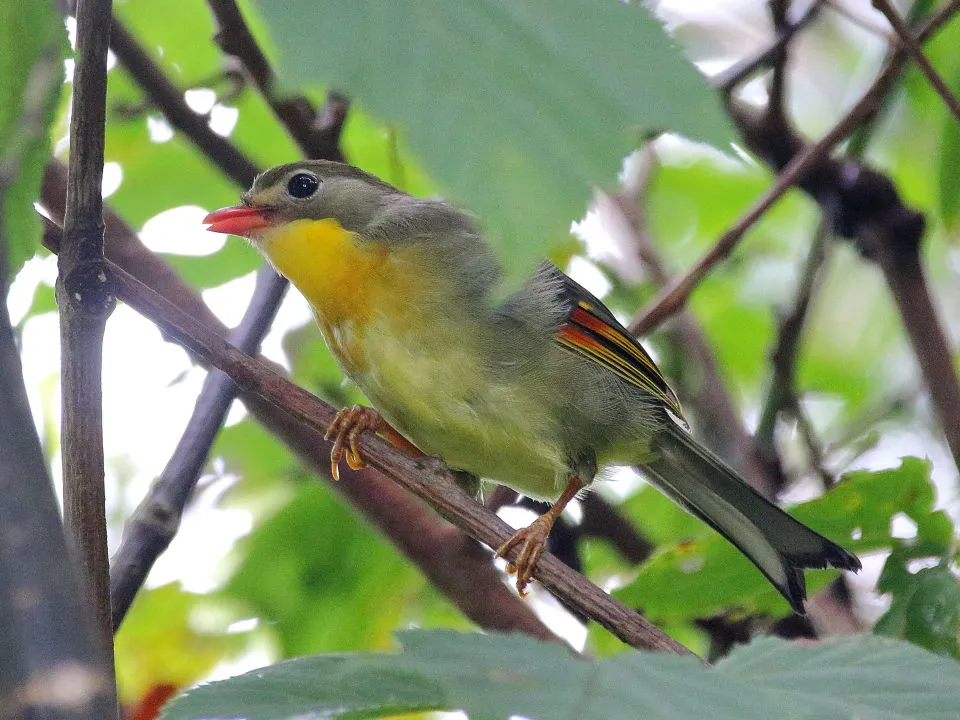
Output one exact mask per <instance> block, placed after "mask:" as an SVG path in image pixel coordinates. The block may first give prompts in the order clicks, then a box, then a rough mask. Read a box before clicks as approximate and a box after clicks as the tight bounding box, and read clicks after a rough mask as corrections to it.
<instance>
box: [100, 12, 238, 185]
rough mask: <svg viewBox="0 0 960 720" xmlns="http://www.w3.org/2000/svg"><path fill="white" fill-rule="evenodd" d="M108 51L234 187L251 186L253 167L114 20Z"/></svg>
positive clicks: (170, 121) (169, 119)
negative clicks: (195, 110) (190, 105)
mask: <svg viewBox="0 0 960 720" xmlns="http://www.w3.org/2000/svg"><path fill="white" fill-rule="evenodd" d="M110 49H111V50H113V52H114V54H116V56H117V60H118V61H119V62H120V65H121V66H122V67H123V68H124V69H125V70H126V71H127V72H128V73H130V75H132V76H133V79H134V80H135V81H136V82H137V85H139V86H140V88H141V89H143V91H144V92H145V93H146V95H147V97H148V98H150V100H151V101H152V102H153V103H154V104H155V105H156V106H157V107H158V108H160V110H161V111H162V112H163V114H164V116H166V118H167V121H168V122H169V123H170V125H171V126H173V128H174V129H176V130H179V131H180V132H182V133H183V134H184V135H186V136H187V137H188V138H190V140H191V141H192V142H193V143H194V144H195V145H197V146H198V147H199V148H200V149H201V150H202V151H203V153H204V154H205V155H206V156H207V157H208V158H210V159H211V160H212V161H213V162H214V164H216V165H217V167H219V168H220V169H221V170H222V171H223V172H224V174H226V175H227V177H229V178H230V179H231V180H233V181H234V182H235V183H237V185H239V186H240V187H243V188H247V187H250V185H252V184H253V179H254V178H255V177H256V176H257V167H256V165H254V164H253V162H252V161H251V160H250V159H249V158H248V157H247V156H246V155H244V154H243V153H241V152H240V151H239V150H237V148H236V147H234V145H233V144H232V143H231V142H230V141H229V140H227V139H226V138H223V137H221V136H220V135H217V134H216V133H215V132H214V131H213V130H211V129H210V126H209V125H208V124H207V119H206V117H204V116H203V115H199V114H197V113H195V112H194V111H193V110H191V109H190V107H189V106H188V105H187V103H186V102H185V101H184V99H183V93H182V92H180V90H179V88H177V87H176V85H174V84H173V83H172V82H170V80H168V79H167V77H166V76H165V75H164V74H163V71H162V70H160V68H159V67H158V66H157V64H156V63H155V62H154V61H153V60H152V59H151V58H150V56H149V55H148V54H147V52H146V51H145V50H144V49H143V47H142V46H141V45H140V44H139V43H138V42H137V41H136V39H134V37H133V35H131V34H130V32H129V31H128V30H127V29H126V28H125V27H124V26H123V23H121V22H120V20H118V19H117V18H114V19H113V30H112V34H111V37H110Z"/></svg>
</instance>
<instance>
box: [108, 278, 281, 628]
mask: <svg viewBox="0 0 960 720" xmlns="http://www.w3.org/2000/svg"><path fill="white" fill-rule="evenodd" d="M286 289H287V283H286V282H285V281H284V280H282V279H281V278H280V276H279V275H277V274H276V273H275V272H274V271H273V270H272V269H270V268H269V267H266V266H265V267H263V268H261V270H260V272H259V273H258V274H257V285H256V289H255V291H254V294H253V299H252V300H251V301H250V305H249V306H248V307H247V310H246V312H245V313H244V316H243V319H242V320H241V321H240V324H239V325H238V326H237V328H236V330H234V331H233V332H232V333H231V334H230V342H231V343H232V344H234V345H236V346H237V347H238V348H240V349H241V350H243V352H245V353H250V354H255V353H256V352H257V351H258V349H259V347H260V342H261V341H262V340H263V337H264V336H265V335H266V334H267V331H268V330H269V329H270V325H271V323H272V322H273V318H274V316H275V315H276V313H277V309H278V308H279V307H280V301H281V300H282V299H283V295H284V293H285V292H286ZM235 397H236V387H235V386H234V384H233V381H232V380H231V379H230V378H229V377H228V376H227V375H224V374H223V373H222V372H220V371H219V370H211V371H210V373H209V374H208V376H207V379H206V380H205V381H204V384H203V388H202V389H201V390H200V395H199V396H198V397H197V402H196V405H195V407H194V409H193V414H192V415H191V416H190V421H189V422H188V423H187V426H186V428H184V431H183V435H182V436H181V437H180V442H179V443H177V447H176V450H174V453H173V455H172V456H171V458H170V462H168V463H167V466H166V467H165V468H164V469H163V472H162V473H161V474H160V477H159V478H158V479H157V481H156V482H155V483H154V485H153V487H151V488H150V491H149V493H148V494H147V496H146V497H145V498H144V500H143V502H142V503H141V505H140V507H139V508H138V509H137V512H136V513H135V515H134V516H133V517H132V518H131V519H130V520H128V521H127V524H126V527H125V528H124V532H123V542H122V543H121V545H120V548H119V550H117V553H116V555H114V558H113V565H112V568H111V573H110V597H111V600H112V603H111V604H112V607H113V627H114V630H117V629H118V628H119V627H120V623H121V622H123V618H124V617H125V616H126V614H127V610H129V609H130V605H131V604H132V603H133V599H134V597H135V596H136V594H137V592H138V591H139V590H140V588H141V587H142V586H143V583H144V581H146V579H147V575H148V574H149V572H150V569H151V568H152V567H153V564H154V562H156V560H157V558H158V557H160V554H161V553H162V552H163V551H164V550H166V549H167V547H168V546H169V545H170V541H171V540H173V538H174V536H175V535H176V533H177V530H179V528H180V520H181V518H182V517H183V511H184V508H185V507H186V505H187V502H188V501H189V500H190V498H191V496H192V495H193V490H194V488H195V487H196V484H197V480H198V479H199V478H200V473H201V471H202V470H203V466H204V464H205V463H206V461H207V455H208V454H209V452H210V448H211V446H212V445H213V441H214V440H215V439H216V436H217V433H218V432H219V431H220V428H221V427H222V426H223V421H224V419H225V418H226V416H227V411H228V410H229V409H230V404H231V403H232V402H233V400H234V398H235Z"/></svg>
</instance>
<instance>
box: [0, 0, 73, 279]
mask: <svg viewBox="0 0 960 720" xmlns="http://www.w3.org/2000/svg"><path fill="white" fill-rule="evenodd" d="M0 47H5V48H11V49H12V48H16V51H15V52H0V213H2V214H0V223H2V227H0V233H2V237H3V244H4V245H6V248H5V249H4V248H2V247H0V252H6V258H5V261H4V262H2V263H0V266H3V267H4V269H5V271H6V274H7V277H6V278H0V284H3V283H4V282H5V281H7V280H9V279H11V278H13V277H14V276H15V275H16V274H17V272H18V271H19V270H20V268H21V267H22V266H23V263H24V262H26V261H27V259H28V258H30V257H31V256H32V255H33V254H34V253H35V252H36V250H37V248H38V247H39V239H40V219H39V218H38V217H37V215H36V212H35V211H34V209H33V203H34V202H36V201H37V199H38V197H39V195H40V178H41V177H42V176H43V166H44V164H45V163H46V160H47V158H48V157H49V155H50V137H49V128H50V126H51V124H52V123H53V120H54V118H55V111H56V106H57V100H58V98H59V97H60V94H61V93H62V92H63V90H64V87H63V85H61V78H62V77H63V75H62V73H63V56H64V50H65V48H66V31H65V30H64V27H63V21H62V19H61V18H60V16H59V15H58V14H57V12H56V11H55V9H54V7H53V4H52V3H48V2H39V3H25V4H23V3H17V2H3V3H0Z"/></svg>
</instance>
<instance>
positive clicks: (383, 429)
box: [323, 405, 423, 480]
mask: <svg viewBox="0 0 960 720" xmlns="http://www.w3.org/2000/svg"><path fill="white" fill-rule="evenodd" d="M365 430H373V431H374V432H375V433H376V434H377V435H379V436H380V437H382V438H383V439H384V440H386V441H387V442H389V443H390V444H391V445H393V446H394V447H397V448H400V449H401V450H405V451H407V452H408V453H410V454H411V455H423V453H422V452H421V451H420V449H419V448H417V446H416V445H414V444H413V443H412V442H410V441H409V440H407V439H406V438H405V437H404V436H403V435H401V434H400V433H398V432H397V431H396V430H394V429H393V428H392V427H390V425H389V423H387V421H386V420H384V419H383V418H382V417H380V413H378V412H377V411H376V410H374V409H373V408H369V407H364V406H363V405H354V406H353V407H349V408H343V409H342V410H340V411H339V412H338V413H337V416H336V417H335V418H334V419H333V422H332V423H330V427H328V428H327V432H326V433H325V434H324V436H323V438H324V440H333V447H332V448H331V449H330V473H331V474H332V475H333V479H334V480H339V479H340V461H341V460H344V459H346V461H347V465H349V466H350V469H351V470H360V469H361V468H364V467H366V465H367V463H366V462H364V460H363V458H362V457H361V456H360V449H359V448H358V447H357V443H358V442H359V440H360V434H361V433H362V432H363V431H365Z"/></svg>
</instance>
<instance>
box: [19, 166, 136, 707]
mask: <svg viewBox="0 0 960 720" xmlns="http://www.w3.org/2000/svg"><path fill="white" fill-rule="evenodd" d="M5 191H6V186H5V184H3V183H0V217H3V216H4V215H3V204H4V203H3V201H4V195H5ZM5 258H6V243H5V239H4V237H3V229H2V227H0V398H3V404H2V408H0V638H2V640H0V643H2V644H3V651H0V716H2V717H5V718H6V717H9V718H37V720H101V719H102V718H107V717H110V716H111V715H113V716H115V715H116V713H117V704H116V691H115V688H114V681H113V677H112V672H111V670H110V668H109V667H108V663H107V660H106V657H105V655H104V653H103V643H102V642H101V637H100V636H99V634H98V633H97V632H95V630H94V628H95V626H94V616H93V612H92V608H91V607H90V606H89V605H88V604H87V603H85V602H83V601H81V594H80V587H79V583H78V580H79V578H78V577H77V574H76V572H75V570H74V567H75V565H74V563H73V562H72V561H71V557H70V553H69V552H68V548H67V543H66V539H65V537H64V533H63V525H62V524H61V522H60V510H59V508H58V507H57V499H56V497H55V496H54V492H53V483H52V482H51V480H50V476H49V475H48V474H47V466H46V463H45V461H44V458H43V450H42V448H41V447H40V439H39V438H38V437H37V431H36V427H35V426H34V423H33V415H32V414H31V413H30V407H29V404H28V402H27V391H26V388H25V387H24V385H23V368H22V366H21V363H20V352H19V349H18V348H17V342H16V338H15V337H14V333H13V328H12V327H11V325H10V316H9V315H8V313H7V302H6V298H7V287H6V281H5V277H6V270H5V264H6V262H5ZM64 687H67V688H68V689H69V690H70V694H69V696H68V699H67V701H66V702H64V701H63V697H62V694H61V691H62V690H63V688H64Z"/></svg>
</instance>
